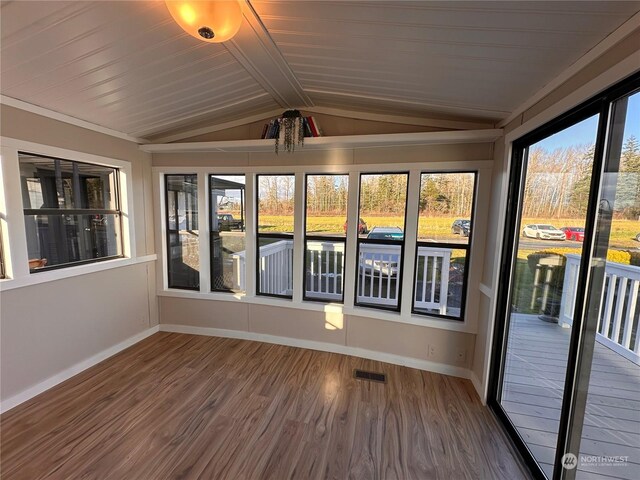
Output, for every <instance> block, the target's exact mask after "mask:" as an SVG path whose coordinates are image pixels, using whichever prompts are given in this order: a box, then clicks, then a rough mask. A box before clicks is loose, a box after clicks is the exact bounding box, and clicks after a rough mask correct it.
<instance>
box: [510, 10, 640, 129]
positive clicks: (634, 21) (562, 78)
mask: <svg viewBox="0 0 640 480" xmlns="http://www.w3.org/2000/svg"><path fill="white" fill-rule="evenodd" d="M638 28H640V12H638V13H636V14H635V15H633V16H632V17H631V18H630V19H629V20H627V21H626V22H624V23H623V24H622V25H620V27H618V28H617V29H616V30H614V31H613V32H612V33H611V34H609V35H607V36H606V37H605V38H604V39H603V40H602V41H601V42H600V43H598V44H597V45H596V46H595V47H593V48H592V49H591V50H589V51H588V52H587V53H585V54H584V55H583V56H582V57H580V58H579V59H578V60H576V61H575V62H574V63H573V64H571V65H570V66H569V68H567V69H566V70H563V71H562V72H561V73H560V74H559V75H558V76H557V77H555V78H554V79H552V80H551V81H550V82H549V83H547V84H546V85H545V86H544V87H542V88H541V89H540V90H538V91H537V92H536V93H535V94H534V95H533V96H531V97H529V99H528V100H527V101H526V102H524V103H523V104H522V105H520V106H519V107H518V108H516V109H515V110H514V111H513V112H512V113H511V114H510V115H509V116H508V117H507V118H505V119H504V120H502V121H500V122H499V123H498V127H504V126H505V125H508V124H509V123H510V122H511V121H513V120H514V119H515V118H517V117H518V115H522V114H523V113H524V112H525V111H527V110H528V109H529V108H531V107H532V106H533V105H535V104H536V103H538V102H539V101H540V100H542V99H543V98H544V97H546V96H547V95H548V94H549V93H551V92H552V91H553V90H555V89H556V88H558V87H559V86H560V85H562V84H563V83H564V82H566V81H567V80H569V79H570V78H571V77H572V76H574V75H575V74H576V73H578V72H579V71H580V70H582V69H583V68H584V67H586V66H587V65H589V64H590V63H591V62H593V61H594V60H595V59H597V58H598V57H600V56H602V55H603V54H605V53H606V52H607V51H608V50H610V49H611V48H613V47H614V46H615V45H616V44H617V43H619V42H620V41H621V40H624V39H625V38H626V37H628V36H629V35H631V34H632V33H633V32H634V31H635V30H637V29H638Z"/></svg>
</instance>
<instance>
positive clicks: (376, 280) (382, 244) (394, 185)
mask: <svg viewBox="0 0 640 480" xmlns="http://www.w3.org/2000/svg"><path fill="white" fill-rule="evenodd" d="M408 177H409V175H408V174H406V173H387V174H367V173H365V174H362V175H360V202H359V207H360V208H359V212H358V218H359V219H360V220H359V225H357V226H356V225H354V226H351V225H349V226H348V228H358V233H359V235H358V265H357V268H358V278H357V282H358V283H357V286H356V304H358V305H366V306H371V307H378V308H385V309H392V310H399V308H400V295H401V289H400V275H401V272H402V250H403V248H404V226H405V211H406V204H407V182H408Z"/></svg>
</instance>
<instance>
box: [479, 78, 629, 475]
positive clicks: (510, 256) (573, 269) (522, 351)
mask: <svg viewBox="0 0 640 480" xmlns="http://www.w3.org/2000/svg"><path fill="white" fill-rule="evenodd" d="M639 119H640V75H638V74H635V75H633V76H632V77H630V78H629V79H627V80H624V81H623V82H621V83H620V84H618V85H615V86H613V87H612V88H610V89H609V90H606V91H604V92H601V93H599V94H598V95H597V96H596V97H594V98H592V99H590V100H587V101H586V102H585V103H583V104H582V105H579V106H577V107H576V108H574V109H573V110H571V111H570V112H567V113H565V114H563V115H561V116H560V117H558V118H556V119H554V120H552V121H551V122H549V123H547V124H545V125H542V126H540V127H539V128H537V129H535V130H533V131H532V132H529V133H528V134H526V135H524V136H523V137H521V138H519V139H517V140H516V141H514V142H513V145H512V149H511V152H512V153H511V155H512V161H511V172H510V182H509V183H510V185H509V193H508V197H507V198H508V202H507V212H506V228H505V242H504V246H503V253H502V263H501V272H500V280H499V283H498V286H499V288H498V292H497V293H498V302H497V307H496V327H495V335H494V342H493V345H494V346H493V360H492V373H491V377H492V378H491V388H490V394H489V402H488V403H489V405H490V406H491V408H492V409H493V410H494V412H495V413H496V414H497V416H498V418H499V419H500V420H501V421H502V423H503V424H504V426H505V427H506V431H507V432H509V434H510V437H511V439H512V440H513V442H514V444H515V445H516V447H517V448H518V449H519V451H520V453H521V454H522V455H523V458H524V459H525V461H526V462H527V464H528V465H529V466H530V468H531V469H532V472H533V474H534V476H535V477H537V478H544V477H546V478H577V479H583V478H589V479H597V478H602V479H609V478H635V477H637V471H638V464H637V453H638V451H639V450H638V448H637V441H636V440H635V439H630V438H629V437H628V435H629V432H632V431H633V432H634V433H636V431H637V428H636V429H635V430H632V429H630V428H629V425H631V424H633V425H634V427H636V426H637V419H638V418H639V411H640V404H639V403H638V402H637V397H638V395H637V392H638V378H640V377H639V375H640V341H639V340H638V339H639V338H640V308H639V305H640V303H638V297H639V295H640V264H639V262H638V257H637V255H636V252H635V251H634V250H635V247H636V246H637V241H636V239H635V237H636V235H638V232H639V231H640V222H639V221H638V215H639V213H640V187H639V185H640V183H639V182H638V179H639V178H640V149H639V148H638V140H637V139H638V138H639V137H640V123H639V122H638V120H639ZM621 399H622V401H623V403H621ZM631 399H632V400H633V401H631ZM630 422H631V423H630ZM629 445H633V448H632V449H631V450H629V452H630V453H629V454H628V455H627V453H623V454H620V453H616V452H622V451H625V452H626V450H625V449H628V448H629ZM605 451H607V452H613V453H611V455H612V456H613V457H612V458H611V459H605V460H604V461H602V460H601V458H605V457H601V456H599V455H602V453H601V452H605ZM569 454H570V455H569ZM616 455H620V456H618V457H616ZM623 455H624V456H623ZM634 455H635V457H634ZM567 458H570V459H571V460H572V464H571V467H572V469H571V470H567V469H566V466H567V465H569V463H568V462H567V461H566V459H567ZM596 460H597V461H596ZM563 467H565V468H563ZM568 472H571V473H568Z"/></svg>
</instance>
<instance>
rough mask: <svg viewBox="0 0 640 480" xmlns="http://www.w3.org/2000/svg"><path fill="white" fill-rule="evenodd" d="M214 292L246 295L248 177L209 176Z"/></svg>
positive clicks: (212, 285) (212, 281)
mask: <svg viewBox="0 0 640 480" xmlns="http://www.w3.org/2000/svg"><path fill="white" fill-rule="evenodd" d="M209 194H210V203H209V205H210V209H211V210H210V219H209V224H210V227H211V232H210V241H211V290H213V291H221V292H244V291H245V288H246V285H245V282H246V279H245V243H244V242H245V177H244V175H211V176H210V177H209Z"/></svg>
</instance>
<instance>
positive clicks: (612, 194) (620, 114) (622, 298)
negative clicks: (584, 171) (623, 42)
mask: <svg viewBox="0 0 640 480" xmlns="http://www.w3.org/2000/svg"><path fill="white" fill-rule="evenodd" d="M611 118H612V121H611V129H610V132H609V137H608V142H607V144H608V147H607V148H608V151H607V154H606V157H605V158H606V163H605V171H604V175H603V180H602V194H601V200H600V209H599V215H598V228H597V232H596V245H595V253H594V262H593V263H594V265H596V266H595V267H594V270H598V271H597V273H594V275H593V280H592V283H591V287H590V292H591V295H590V298H589V304H590V308H589V309H588V312H589V314H588V317H587V320H586V323H587V326H586V327H587V328H586V335H585V342H584V354H583V357H584V360H583V361H582V366H581V370H582V371H583V372H584V373H583V375H582V378H584V381H582V379H581V378H579V379H578V382H577V388H576V395H575V397H576V400H575V408H574V412H575V413H574V415H575V416H576V418H577V421H575V422H574V425H575V426H574V431H573V432H572V435H571V436H570V441H569V445H568V452H569V454H570V455H575V459H573V460H574V462H575V463H574V464H575V465H576V468H575V471H574V472H571V473H570V475H573V474H574V473H575V477H576V478H578V479H600V478H601V479H603V480H604V479H611V478H620V479H631V478H638V475H639V472H640V329H639V328H640V327H639V323H640V250H639V249H638V247H639V246H640V142H639V141H640V93H635V94H633V95H631V96H626V97H623V98H621V99H619V100H618V101H616V102H615V103H614V104H613V109H612V115H611ZM568 272H569V275H570V276H571V278H570V279H568V281H567V282H566V283H568V284H571V285H573V283H574V282H573V281H571V280H572V279H573V277H575V276H577V275H578V269H577V268H575V267H573V268H572V269H570V270H568ZM566 295H567V296H568V297H571V296H573V295H574V292H573V290H571V291H567V292H566ZM568 305H570V304H568ZM568 313H569V314H570V313H571V312H570V311H569V312H568ZM578 443H579V448H575V447H574V445H576V444H578ZM576 450H577V451H576ZM567 473H569V472H567ZM569 478H570V477H569Z"/></svg>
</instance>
